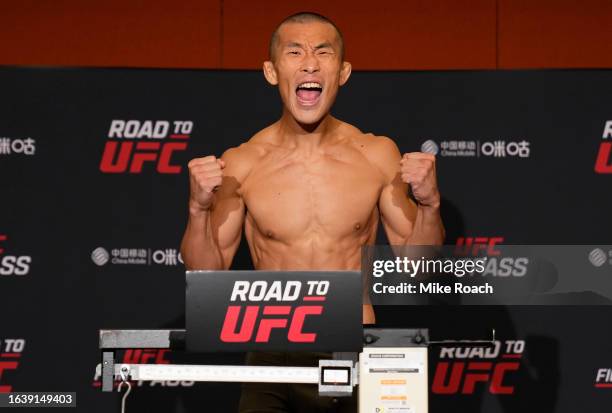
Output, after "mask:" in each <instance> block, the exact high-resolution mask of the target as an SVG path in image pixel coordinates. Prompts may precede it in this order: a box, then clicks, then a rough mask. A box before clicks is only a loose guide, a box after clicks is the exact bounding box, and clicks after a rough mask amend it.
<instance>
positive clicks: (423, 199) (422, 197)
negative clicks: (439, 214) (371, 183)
mask: <svg viewBox="0 0 612 413" xmlns="http://www.w3.org/2000/svg"><path fill="white" fill-rule="evenodd" d="M400 174H401V177H402V181H404V182H406V183H407V184H408V185H410V188H411V190H412V195H414V198H415V199H416V200H417V201H418V202H419V204H421V205H426V206H435V207H437V206H439V205H440V193H439V192H438V184H437V180H436V157H435V156H434V155H432V154H430V153H423V152H410V153H406V154H404V156H402V160H401V161H400Z"/></svg>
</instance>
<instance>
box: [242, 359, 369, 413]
mask: <svg viewBox="0 0 612 413" xmlns="http://www.w3.org/2000/svg"><path fill="white" fill-rule="evenodd" d="M330 358H331V354H330V353H303V352H302V353H276V352H265V353H264V352H260V353H247V358H246V364H247V365H252V366H299V367H315V366H318V365H319V360H320V359H330ZM239 412H240V413H324V412H330V413H331V412H337V413H357V388H354V389H353V396H352V397H325V396H319V389H318V386H317V385H316V384H288V383H243V384H242V395H241V397H240V407H239Z"/></svg>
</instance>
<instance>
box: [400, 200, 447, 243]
mask: <svg viewBox="0 0 612 413" xmlns="http://www.w3.org/2000/svg"><path fill="white" fill-rule="evenodd" d="M444 237H445V230H444V225H443V224H442V218H441V217H440V207H439V206H437V205H436V206H427V205H418V207H417V215H416V220H415V221H414V226H413V228H412V233H411V234H410V236H409V237H408V239H407V240H406V245H442V244H444Z"/></svg>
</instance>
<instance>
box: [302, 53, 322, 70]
mask: <svg viewBox="0 0 612 413" xmlns="http://www.w3.org/2000/svg"><path fill="white" fill-rule="evenodd" d="M302 71H303V72H306V73H315V72H318V71H319V60H318V59H317V58H316V56H315V55H314V53H306V55H305V56H304V60H303V61H302Z"/></svg>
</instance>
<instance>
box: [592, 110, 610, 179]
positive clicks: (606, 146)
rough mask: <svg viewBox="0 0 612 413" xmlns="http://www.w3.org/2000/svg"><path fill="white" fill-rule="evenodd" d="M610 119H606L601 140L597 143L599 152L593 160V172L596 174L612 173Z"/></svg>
mask: <svg viewBox="0 0 612 413" xmlns="http://www.w3.org/2000/svg"><path fill="white" fill-rule="evenodd" d="M608 138H612V120H609V121H606V124H605V126H604V131H603V135H602V139H604V141H603V142H601V143H600V144H599V153H598V154H597V160H596V161H595V172H597V173H598V174H612V142H611V141H608V140H607V139H608Z"/></svg>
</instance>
